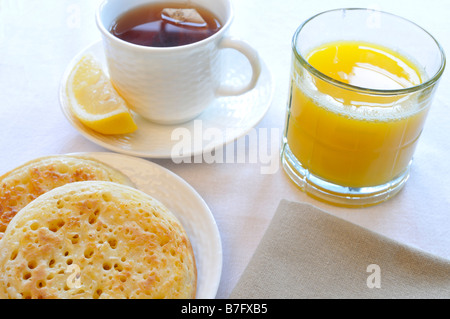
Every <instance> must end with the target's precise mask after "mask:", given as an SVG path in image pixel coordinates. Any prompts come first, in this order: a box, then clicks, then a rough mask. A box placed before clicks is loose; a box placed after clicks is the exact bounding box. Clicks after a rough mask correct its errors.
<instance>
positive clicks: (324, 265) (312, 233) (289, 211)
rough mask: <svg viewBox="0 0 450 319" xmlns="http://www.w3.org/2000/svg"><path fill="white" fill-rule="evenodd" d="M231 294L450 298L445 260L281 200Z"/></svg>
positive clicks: (449, 264) (449, 267) (449, 266)
mask: <svg viewBox="0 0 450 319" xmlns="http://www.w3.org/2000/svg"><path fill="white" fill-rule="evenodd" d="M230 298H236V299H238V298H260V299H267V298H286V299H287V298H427V299H430V298H433V299H434V298H450V261H449V260H444V259H441V258H438V257H436V256H432V255H430V254H427V253H425V252H422V251H419V250H417V249H413V248H411V247H407V246H405V245H403V244H401V243H398V242H395V241H393V240H391V239H389V238H386V237H384V236H381V235H379V234H376V233H374V232H372V231H369V230H367V229H364V228H362V227H360V226H358V225H355V224H352V223H350V222H347V221H345V220H342V219H340V218H338V217H335V216H333V215H330V214H328V213H326V212H324V211H322V210H320V209H318V208H315V207H313V206H311V205H309V204H300V203H294V202H288V201H285V200H283V201H281V203H280V205H279V207H278V209H277V211H276V213H275V216H274V218H273V221H272V222H271V224H270V225H269V228H268V229H267V231H266V233H265V234H264V236H263V239H262V241H261V243H260V244H259V246H258V248H257V250H256V251H255V254H254V256H253V257H252V259H251V261H250V263H249V265H248V266H247V268H246V269H245V271H244V273H243V275H242V277H241V278H240V280H239V282H238V283H237V285H236V287H235V288H234V290H233V291H232V293H231V295H230Z"/></svg>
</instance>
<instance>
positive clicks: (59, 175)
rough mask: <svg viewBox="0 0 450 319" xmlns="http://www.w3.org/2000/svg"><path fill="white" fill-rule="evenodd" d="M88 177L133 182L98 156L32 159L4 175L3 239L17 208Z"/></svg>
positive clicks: (0, 188)
mask: <svg viewBox="0 0 450 319" xmlns="http://www.w3.org/2000/svg"><path fill="white" fill-rule="evenodd" d="M86 180H102V181H111V182H116V183H120V184H125V185H130V186H133V184H132V182H131V181H130V179H129V178H128V177H127V176H125V175H124V174H122V173H121V172H119V171H118V170H116V169H114V168H112V167H110V166H109V165H106V164H104V163H102V162H100V161H97V160H95V159H91V158H87V157H82V156H68V155H54V156H46V157H41V158H38V159H35V160H32V161H30V162H28V163H26V164H24V165H21V166H20V167H17V168H15V169H13V170H11V171H10V172H8V173H6V174H4V175H3V176H1V177H0V239H1V238H2V237H3V233H4V232H5V230H6V228H7V226H8V224H9V222H10V221H11V219H12V218H13V217H14V216H15V215H16V214H17V212H18V211H19V210H20V209H22V208H23V207H25V206H26V205H27V204H28V203H30V202H31V201H33V200H34V199H36V198H37V197H38V196H40V195H42V194H44V193H46V192H48V191H50V190H52V189H54V188H56V187H59V186H62V185H65V184H67V183H72V182H80V181H86Z"/></svg>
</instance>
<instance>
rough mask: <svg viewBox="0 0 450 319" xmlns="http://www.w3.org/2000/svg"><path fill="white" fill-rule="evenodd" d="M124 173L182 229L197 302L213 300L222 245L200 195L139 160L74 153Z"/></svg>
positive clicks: (118, 156)
mask: <svg viewBox="0 0 450 319" xmlns="http://www.w3.org/2000/svg"><path fill="white" fill-rule="evenodd" d="M77 154H83V155H87V156H90V157H93V158H96V159H98V160H99V161H102V162H104V163H106V164H109V165H111V166H112V167H114V168H116V169H118V170H120V171H121V172H122V173H124V174H126V175H127V176H128V177H129V178H130V179H131V181H132V182H133V183H134V184H135V185H136V188H138V189H140V190H141V191H143V192H145V193H147V194H149V195H151V196H153V197H154V198H155V199H157V200H159V201H160V202H161V203H163V204H164V205H165V206H166V207H167V208H169V209H170V210H171V211H172V212H173V213H174V214H175V215H176V216H177V217H178V218H179V220H180V222H181V223H182V224H183V227H184V228H185V230H186V232H187V234H188V237H189V239H190V241H191V244H192V248H193V250H194V255H195V261H196V266H197V278H198V280H197V295H196V298H199V299H213V298H215V297H216V294H217V289H218V287H219V283H220V277H221V273H222V244H221V239H220V234H219V230H218V228H217V225H216V222H215V220H214V217H213V215H212V213H211V211H210V209H209V208H208V206H207V205H206V203H205V202H204V200H203V199H202V198H201V196H200V195H199V194H198V193H197V192H196V191H195V189H193V188H192V187H191V186H190V185H189V184H188V183H186V182H185V181H184V180H183V179H182V178H180V177H179V176H178V175H175V174H174V173H172V172H170V171H169V170H167V169H165V168H163V167H161V166H159V165H157V164H155V163H153V162H150V161H147V160H145V159H142V158H136V157H132V156H127V155H122V154H117V153H110V152H94V153H77Z"/></svg>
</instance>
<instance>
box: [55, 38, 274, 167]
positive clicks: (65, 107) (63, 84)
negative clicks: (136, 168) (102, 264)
mask: <svg viewBox="0 0 450 319" xmlns="http://www.w3.org/2000/svg"><path fill="white" fill-rule="evenodd" d="M101 44H102V40H96V41H94V42H92V43H91V44H89V45H87V46H86V47H85V48H84V49H82V50H80V51H79V52H78V53H77V54H75V56H74V57H73V58H72V59H71V60H70V61H69V63H68V64H67V65H66V68H65V70H64V72H63V75H62V78H61V80H60V85H59V105H60V109H61V111H62V113H63V115H64V117H65V118H66V120H67V121H68V122H69V123H70V124H71V125H72V127H73V128H75V129H76V130H77V131H78V132H79V133H80V134H81V135H83V136H84V137H85V138H86V139H88V140H89V141H91V142H93V143H94V144H97V145H99V146H102V147H104V148H106V149H107V150H109V151H112V152H116V153H121V154H125V155H129V156H135V157H141V158H149V159H168V158H169V159H185V158H189V157H192V156H198V155H201V154H204V153H207V152H212V151H213V150H215V149H217V148H219V147H221V146H225V145H227V144H229V143H232V142H234V141H236V140H237V139H239V138H241V137H243V136H245V135H246V134H247V133H248V132H249V131H250V130H251V129H252V128H254V127H256V126H257V125H258V124H259V123H260V122H261V121H262V119H263V118H264V116H265V115H266V114H267V112H268V110H269V108H270V106H271V105H272V101H273V97H274V94H275V85H274V78H273V75H272V73H271V72H270V70H269V68H268V67H267V65H266V63H265V62H264V60H263V59H262V58H261V57H260V61H261V69H262V72H265V73H266V77H267V78H268V79H269V80H268V82H269V98H268V99H267V101H265V102H264V108H262V110H261V112H260V114H259V116H258V117H257V118H256V117H255V120H254V121H252V123H251V124H250V125H247V126H246V127H245V128H244V129H242V130H240V131H239V133H238V134H233V136H231V137H228V136H227V137H226V138H224V139H223V140H222V141H220V142H218V143H216V144H214V145H208V147H204V146H203V147H202V148H201V149H200V150H191V151H190V152H188V153H187V154H183V155H177V156H173V155H172V154H168V153H155V152H153V153H152V152H151V150H146V151H134V150H131V149H126V148H122V147H120V146H115V145H113V144H111V143H107V142H105V141H103V140H101V139H99V138H97V137H95V135H93V134H90V132H89V131H90V130H91V129H89V128H87V127H84V125H83V124H82V123H81V122H77V121H76V119H73V115H72V114H71V113H70V105H69V103H70V102H69V101H68V99H67V94H66V90H67V81H68V80H69V76H70V73H71V71H72V69H73V67H74V66H75V64H76V63H77V62H78V60H79V59H80V58H81V56H83V55H84V54H86V53H88V52H89V51H90V50H91V51H93V50H94V49H93V48H95V47H96V46H100V45H101ZM259 81H260V80H258V82H259ZM257 87H258V84H257V85H256V88H254V89H253V90H255V89H257ZM195 120H197V119H193V120H192V121H189V122H186V123H191V122H194V121H195ZM186 123H182V124H180V125H178V126H177V127H182V128H183V127H184V126H183V125H184V124H186ZM155 125H157V124H155Z"/></svg>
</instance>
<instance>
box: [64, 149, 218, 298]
mask: <svg viewBox="0 0 450 319" xmlns="http://www.w3.org/2000/svg"><path fill="white" fill-rule="evenodd" d="M66 155H80V156H91V157H93V158H95V159H97V160H100V161H102V159H103V158H104V157H118V158H120V157H122V158H124V157H125V158H127V159H128V160H132V161H136V162H137V163H140V164H142V166H151V167H152V168H154V169H157V170H158V171H160V172H163V173H165V174H167V175H169V176H170V177H171V178H173V179H175V180H176V181H177V182H179V183H180V184H181V185H183V186H184V187H185V188H186V189H187V190H188V191H189V192H191V194H192V195H193V196H194V197H195V199H196V200H197V201H198V202H199V203H200V204H201V206H202V207H203V209H204V211H205V213H206V216H207V217H208V220H209V223H210V226H213V227H212V228H213V233H214V235H215V236H214V239H215V245H214V246H215V248H216V250H215V254H214V259H215V264H216V268H217V269H216V273H215V278H214V279H215V283H214V285H211V287H212V288H210V291H206V292H205V296H201V295H200V297H198V295H199V294H198V293H199V291H198V290H197V294H196V295H197V296H196V299H214V298H216V296H217V292H218V289H219V285H220V281H221V277H222V269H223V247H222V240H221V236H220V231H219V228H218V226H217V222H216V220H215V218H214V215H213V214H212V212H211V209H210V208H209V206H208V205H207V204H206V202H205V200H204V199H203V198H202V197H201V196H200V194H199V193H198V192H197V191H196V190H195V188H194V187H192V186H191V185H190V184H189V183H188V182H186V181H185V180H184V179H183V178H181V177H180V176H179V175H177V174H175V173H174V172H172V171H171V170H169V169H167V168H165V167H163V166H161V165H159V164H156V163H154V162H151V161H149V160H146V159H143V158H140V157H134V156H129V155H125V154H120V153H114V152H95V151H94V152H72V153H67V154H66ZM112 161H113V159H112V160H111V162H112ZM119 163H120V162H119ZM106 164H108V165H111V166H112V167H114V168H115V169H119V170H120V164H119V165H117V166H116V165H115V163H114V164H111V163H110V162H109V161H108V163H106ZM130 179H131V177H130ZM132 182H134V181H133V180H132ZM163 183H164V181H163ZM138 189H139V188H138ZM140 190H141V191H143V192H144V193H147V192H146V191H145V190H143V189H140ZM147 194H148V193H147ZM151 196H154V195H151ZM155 198H156V197H155ZM156 199H157V200H159V199H158V198H156ZM174 213H175V214H176V215H177V212H174ZM208 282H209V283H211V281H208ZM197 289H198V286H197ZM200 292H201V291H200ZM209 294H210V295H209Z"/></svg>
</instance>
